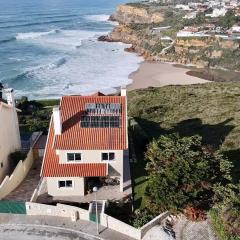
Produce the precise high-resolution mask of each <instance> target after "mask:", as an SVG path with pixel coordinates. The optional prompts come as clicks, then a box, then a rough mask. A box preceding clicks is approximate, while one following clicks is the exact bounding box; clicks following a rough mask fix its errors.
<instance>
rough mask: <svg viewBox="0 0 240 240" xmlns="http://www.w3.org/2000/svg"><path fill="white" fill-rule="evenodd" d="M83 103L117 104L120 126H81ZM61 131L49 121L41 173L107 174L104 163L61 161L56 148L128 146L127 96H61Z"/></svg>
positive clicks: (61, 174)
mask: <svg viewBox="0 0 240 240" xmlns="http://www.w3.org/2000/svg"><path fill="white" fill-rule="evenodd" d="M86 103H120V104H121V107H122V109H121V127H120V128H81V126H80V117H81V115H82V114H83V113H84V114H85V105H86ZM60 108H61V119H62V133H61V134H60V135H55V134H54V123H53V121H52V120H51V123H50V127H49V133H48V141H47V146H46V150H45V155H44V160H43V166H42V171H41V176H43V177H95V176H106V175H107V174H108V173H107V171H108V170H107V164H106V163H74V164H60V163H59V157H58V155H57V154H56V150H92V149H93V150H98V149H99V150H100V149H105V150H118V149H119V150H121V149H127V148H128V146H127V130H126V128H127V126H126V97H122V96H102V94H96V95H93V96H84V97H83V96H64V97H63V98H62V101H61V106H60Z"/></svg>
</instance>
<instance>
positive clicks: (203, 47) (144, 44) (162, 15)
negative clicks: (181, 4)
mask: <svg viewBox="0 0 240 240" xmlns="http://www.w3.org/2000/svg"><path fill="white" fill-rule="evenodd" d="M183 14H184V13H183V12H179V11H177V10H175V9H174V8H171V7H166V6H158V5H156V4H141V3H135V4H134V3H132V4H125V5H120V6H119V7H118V8H117V11H116V13H115V14H113V15H112V16H111V18H110V19H111V20H113V21H117V22H118V23H119V24H118V25H117V26H116V27H115V28H114V30H113V31H112V32H111V33H109V34H108V36H104V37H100V40H105V41H117V42H118V41H119V42H124V43H128V44H131V45H132V47H131V48H129V49H127V50H128V51H134V52H137V53H138V54H140V55H143V56H144V58H145V59H146V60H153V61H167V62H175V63H179V64H192V65H195V66H197V67H211V68H224V69H230V70H240V39H226V38H222V37H221V36H215V35H214V36H202V37H199V36H198V37H178V36H177V32H178V31H179V30H180V29H182V28H183V27H184V26H186V25H189V24H190V23H191V21H185V20H183Z"/></svg>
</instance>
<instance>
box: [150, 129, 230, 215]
mask: <svg viewBox="0 0 240 240" xmlns="http://www.w3.org/2000/svg"><path fill="white" fill-rule="evenodd" d="M146 159H147V161H148V162H147V166H146V169H147V171H148V174H149V180H148V184H147V189H146V195H147V201H146V202H147V205H146V206H147V208H148V209H151V211H153V212H159V213H161V212H163V211H166V210H169V211H171V212H173V213H178V212H183V210H185V209H187V208H189V207H191V208H193V209H197V210H200V211H201V210H203V211H204V210H208V209H209V208H210V207H211V206H212V204H213V197H214V186H215V184H217V183H222V182H224V181H226V180H229V172H230V167H231V163H230V162H228V161H227V160H226V159H224V158H223V156H222V155H220V154H219V153H214V151H212V149H211V148H207V147H204V146H203V145H202V139H201V137H200V136H197V135H195V136H192V137H183V138H180V137H179V136H178V135H176V134H172V135H165V136H161V137H159V138H158V139H154V140H153V141H152V142H151V143H150V144H149V146H148V149H147V152H146Z"/></svg>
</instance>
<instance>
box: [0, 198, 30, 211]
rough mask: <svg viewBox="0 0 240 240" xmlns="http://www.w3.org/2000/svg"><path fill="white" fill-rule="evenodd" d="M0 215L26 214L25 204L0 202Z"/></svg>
mask: <svg viewBox="0 0 240 240" xmlns="http://www.w3.org/2000/svg"><path fill="white" fill-rule="evenodd" d="M0 213H14V214H26V206H25V202H14V201H0Z"/></svg>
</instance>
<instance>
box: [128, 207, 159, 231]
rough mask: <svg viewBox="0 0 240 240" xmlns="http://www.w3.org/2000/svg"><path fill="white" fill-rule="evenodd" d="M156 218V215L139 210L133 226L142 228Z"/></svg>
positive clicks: (145, 210) (135, 215)
mask: <svg viewBox="0 0 240 240" xmlns="http://www.w3.org/2000/svg"><path fill="white" fill-rule="evenodd" d="M154 217H156V214H155V215H154V214H153V213H151V212H150V211H149V210H147V209H144V210H137V211H136V212H135V214H134V218H133V219H134V220H133V226H134V227H135V228H140V227H142V226H143V225H145V224H147V223H148V222H150V221H151V220H152V219H153V218H154Z"/></svg>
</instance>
